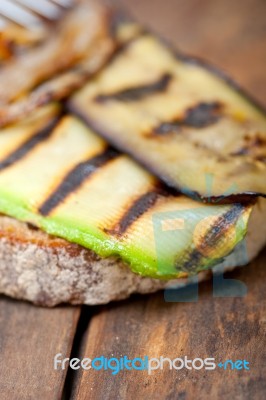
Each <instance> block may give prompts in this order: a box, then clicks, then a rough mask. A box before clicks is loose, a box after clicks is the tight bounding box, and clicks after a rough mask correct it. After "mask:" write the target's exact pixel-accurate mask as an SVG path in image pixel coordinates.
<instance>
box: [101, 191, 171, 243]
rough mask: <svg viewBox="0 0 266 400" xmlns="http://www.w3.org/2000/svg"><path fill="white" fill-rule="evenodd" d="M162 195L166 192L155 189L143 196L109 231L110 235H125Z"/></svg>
mask: <svg viewBox="0 0 266 400" xmlns="http://www.w3.org/2000/svg"><path fill="white" fill-rule="evenodd" d="M162 195H164V191H163V190H161V189H160V188H154V189H153V190H151V191H149V192H146V193H145V194H143V195H141V196H140V197H139V198H138V199H137V200H135V201H134V203H133V204H132V205H131V206H130V207H129V208H128V210H127V211H126V212H125V214H124V215H123V216H122V218H121V219H120V221H119V222H118V223H117V224H116V226H115V227H114V228H113V229H110V230H107V231H108V233H111V234H114V235H118V236H120V235H122V234H124V233H125V232H126V231H127V230H128V229H129V228H130V226H131V225H132V224H133V223H134V222H135V221H137V219H139V218H140V217H141V216H142V215H143V214H145V213H146V212H147V211H148V210H149V209H150V208H151V207H152V206H153V205H154V204H155V203H156V201H157V200H158V199H159V197H160V196H162ZM165 195H167V194H165Z"/></svg>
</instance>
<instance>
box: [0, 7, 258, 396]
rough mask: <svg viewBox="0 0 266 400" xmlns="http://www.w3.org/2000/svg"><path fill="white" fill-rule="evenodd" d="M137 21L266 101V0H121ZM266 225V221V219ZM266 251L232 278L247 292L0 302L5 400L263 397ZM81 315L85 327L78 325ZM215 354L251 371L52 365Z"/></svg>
mask: <svg viewBox="0 0 266 400" xmlns="http://www.w3.org/2000/svg"><path fill="white" fill-rule="evenodd" d="M120 3H122V4H123V5H124V6H125V8H126V9H128V10H130V11H131V13H132V14H133V16H135V17H136V18H137V19H138V20H139V21H141V22H143V23H145V24H146V25H148V26H150V27H151V28H153V29H154V30H155V31H157V32H159V33H161V34H162V35H163V36H165V37H166V38H168V39H170V40H171V41H172V42H173V43H174V44H175V45H176V46H177V47H178V48H180V49H181V50H183V51H185V52H187V53H189V54H195V55H197V56H201V57H203V58H206V59H207V60H209V61H211V62H212V63H214V64H215V65H218V66H220V67H222V68H223V69H224V70H226V71H227V72H228V73H229V74H230V75H231V76H232V77H233V78H235V79H236V80H237V81H239V82H240V84H242V86H243V87H244V88H246V89H248V90H249V91H250V92H251V93H252V94H253V95H254V96H255V97H256V98H257V99H259V100H260V101H261V102H262V103H264V104H265V105H266V90H265V86H266V72H265V66H266V17H265V16H266V1H265V0H165V1H162V0H134V1H129V0H121V1H120ZM262 222H264V223H265V221H262ZM265 264H266V252H265V251H264V252H263V253H262V254H261V255H260V257H259V258H258V259H257V260H255V261H254V262H253V263H252V265H250V266H248V267H245V268H241V269H239V270H235V271H234V272H232V273H230V274H229V275H228V277H233V278H235V279H240V280H242V281H243V282H245V283H246V285H247V288H248V294H247V296H246V297H244V298H214V297H213V294H212V282H211V281H209V282H206V283H203V284H201V285H200V297H199V301H198V302H197V303H166V302H164V300H163V294H162V293H158V294H156V295H152V296H142V297H141V296H133V298H132V299H130V300H128V301H124V302H120V303H115V304H111V305H108V306H105V307H83V308H82V313H81V317H80V319H79V315H80V308H79V307H76V308H74V307H58V308H55V309H52V310H46V309H42V308H37V307H34V306H31V305H29V304H27V303H22V302H16V301H13V300H9V299H6V298H1V299H0V399H1V400H2V399H3V400H13V399H14V400H20V399H37V398H40V399H42V400H46V399H47V400H50V399H60V398H62V393H63V387H64V386H65V389H64V398H65V399H68V398H71V399H74V400H76V399H78V400H80V399H86V400H87V399H93V400H94V399H96V400H97V399H121V400H124V399H126V400H127V399H142V398H145V399H180V400H190V399H192V400H193V399H206V398H211V399H230V400H231V399H236V400H238V399H239V400H242V399H247V400H249V399H254V400H260V399H264V398H265V396H266V380H265V376H266V364H265V355H266V350H265V349H266V304H265V281H266V268H265ZM78 319H79V324H78V325H77V322H78ZM71 349H72V357H74V356H76V357H89V358H93V357H95V356H100V355H105V356H106V357H108V356H109V357H110V356H111V355H113V356H115V357H118V356H120V355H128V357H132V358H133V357H136V356H144V355H148V356H150V357H159V356H164V357H170V358H175V357H178V356H180V357H182V356H185V355H187V356H188V357H191V358H195V357H215V358H216V359H217V360H225V359H233V360H236V359H243V358H245V359H247V360H248V361H249V362H250V367H251V369H250V371H222V370H218V369H217V370H215V371H204V370H202V371H194V372H190V371H186V372H184V371H182V372H178V371H168V370H164V371H156V372H154V373H153V374H152V375H151V376H149V375H148V374H147V373H146V372H141V371H136V372H134V371H131V372H129V371H128V372H120V373H119V374H118V375H116V376H113V375H111V374H110V373H109V372H97V373H96V372H92V371H83V372H82V371H78V372H74V373H73V372H72V371H68V374H67V376H66V371H54V369H53V358H54V356H55V354H57V353H62V354H64V356H65V357H69V356H70V353H71Z"/></svg>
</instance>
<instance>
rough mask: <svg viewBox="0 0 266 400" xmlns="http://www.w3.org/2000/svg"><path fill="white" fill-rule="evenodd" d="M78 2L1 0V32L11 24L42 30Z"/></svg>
mask: <svg viewBox="0 0 266 400" xmlns="http://www.w3.org/2000/svg"><path fill="white" fill-rule="evenodd" d="M75 3H76V0H0V31H1V30H4V29H5V28H6V26H7V25H8V24H10V23H13V24H16V25H19V26H21V27H23V28H26V29H30V30H32V29H40V28H42V27H44V26H45V25H46V24H47V23H49V22H53V21H56V20H59V19H60V18H61V16H62V15H63V13H64V11H66V10H67V9H69V8H70V7H72V6H74V5H75Z"/></svg>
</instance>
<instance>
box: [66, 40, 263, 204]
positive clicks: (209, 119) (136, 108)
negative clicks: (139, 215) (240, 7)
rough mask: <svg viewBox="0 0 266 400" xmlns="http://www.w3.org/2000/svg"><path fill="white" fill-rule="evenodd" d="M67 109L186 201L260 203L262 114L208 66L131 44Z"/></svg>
mask: <svg viewBox="0 0 266 400" xmlns="http://www.w3.org/2000/svg"><path fill="white" fill-rule="evenodd" d="M69 106H70V109H71V110H73V111H74V112H76V113H77V114H78V115H80V116H82V118H83V119H84V120H85V121H86V122H87V124H88V125H89V126H90V127H92V128H93V129H94V130H95V131H97V132H98V133H99V134H101V135H102V136H103V137H105V138H107V139H108V140H109V141H110V142H111V143H112V144H113V145H115V146H116V147H117V148H119V149H120V150H123V151H126V152H127V153H129V154H130V155H132V156H134V157H135V158H136V159H137V160H138V161H139V162H140V163H142V164H143V165H144V166H145V167H147V168H148V169H149V170H151V171H152V172H153V173H155V174H156V175H157V176H158V177H160V178H161V179H162V180H164V181H165V182H166V183H167V184H168V185H170V186H172V187H174V188H177V189H179V190H181V191H182V192H183V193H185V194H189V195H190V196H194V197H195V198H196V199H206V198H209V197H211V198H212V199H213V200H223V201H229V202H230V201H232V199H233V200H236V199H241V198H243V197H249V196H252V195H262V196H266V179H265V176H266V117H265V113H264V112H263V111H262V110H261V109H260V108H259V107H258V106H256V105H255V104H253V103H252V101H251V100H249V99H248V98H247V97H246V96H245V95H244V94H243V93H242V92H241V91H240V90H239V89H237V88H236V87H234V85H233V84H232V83H230V82H229V81H228V80H226V79H225V78H224V77H222V76H219V75H218V74H215V73H214V72H213V71H212V70H211V69H210V67H208V66H206V65H202V64H200V63H199V62H197V61H195V60H193V59H190V58H188V57H184V56H182V55H180V54H174V53H173V52H171V50H170V49H169V48H168V47H167V46H166V45H164V44H163V43H161V42H160V41H159V40H158V39H157V38H155V37H153V36H151V35H147V34H146V35H142V36H141V37H137V38H136V39H135V40H133V41H131V43H130V44H129V45H128V46H126V47H125V49H124V51H123V52H120V53H119V54H118V55H117V56H116V57H115V58H114V59H113V60H112V62H111V63H110V64H109V66H108V67H107V68H105V69H104V70H103V71H102V72H101V73H100V74H98V75H97V76H96V77H95V79H94V80H93V81H90V82H89V83H88V84H87V85H86V86H85V87H84V88H83V89H81V90H80V91H79V92H78V93H77V94H75V95H74V97H73V98H72V100H71V101H70V103H69ZM206 176H209V177H211V179H212V180H213V184H212V190H211V193H210V191H209V188H208V186H206Z"/></svg>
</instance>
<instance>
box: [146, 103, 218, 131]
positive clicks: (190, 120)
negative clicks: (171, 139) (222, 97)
mask: <svg viewBox="0 0 266 400" xmlns="http://www.w3.org/2000/svg"><path fill="white" fill-rule="evenodd" d="M221 108H222V104H221V103H219V102H213V103H199V104H197V105H196V106H194V107H191V108H189V109H188V110H187V111H186V113H185V115H184V117H183V118H180V119H176V120H173V121H170V122H163V123H162V124H161V125H159V126H158V127H157V128H155V129H154V132H155V133H156V134H159V135H163V134H167V133H170V132H176V131H178V130H179V129H181V128H182V127H186V126H187V127H190V128H198V129H200V128H206V127H207V126H210V125H213V124H215V123H216V122H217V121H218V120H219V119H220V114H219V112H220V111H221Z"/></svg>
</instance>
